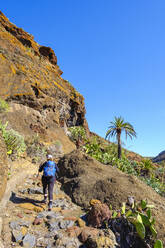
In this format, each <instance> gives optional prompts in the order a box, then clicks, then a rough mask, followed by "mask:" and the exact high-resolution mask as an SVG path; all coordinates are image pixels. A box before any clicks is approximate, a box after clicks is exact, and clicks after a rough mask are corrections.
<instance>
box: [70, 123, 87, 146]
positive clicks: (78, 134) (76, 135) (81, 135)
mask: <svg viewBox="0 0 165 248" xmlns="http://www.w3.org/2000/svg"><path fill="white" fill-rule="evenodd" d="M69 131H70V133H71V134H70V139H71V140H72V141H73V142H76V141H78V139H81V140H85V139H86V132H85V129H84V128H83V127H82V126H74V127H70V128H69Z"/></svg>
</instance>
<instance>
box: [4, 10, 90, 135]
mask: <svg viewBox="0 0 165 248" xmlns="http://www.w3.org/2000/svg"><path fill="white" fill-rule="evenodd" d="M61 74H62V72H61V70H60V69H59V67H58V65H57V58H56V55H55V53H54V51H53V50H52V49H51V48H50V47H45V46H40V45H39V44H37V43H36V42H35V41H34V39H33V37H32V35H30V34H28V33H26V32H25V31H24V30H23V29H21V28H18V27H16V26H15V25H14V24H12V23H10V22H9V20H8V19H7V18H6V17H5V16H4V15H3V13H2V12H0V97H1V98H3V99H5V100H7V101H8V102H9V103H10V110H9V112H8V113H6V114H4V115H3V116H1V119H3V120H4V121H9V125H10V126H11V127H12V128H14V129H16V130H17V131H19V132H20V133H21V134H23V135H27V134H28V135H30V136H32V135H34V134H40V135H41V136H42V138H43V136H44V137H47V138H48V139H49V138H50V139H52V138H53V139H54V138H55V137H54V135H53V136H52V133H55V132H56V136H58V137H62V136H65V133H66V132H67V127H70V126H75V125H82V126H84V127H85V128H86V130H88V125H87V122H86V119H85V112H86V111H85V106H84V98H83V96H82V95H81V94H79V93H78V92H77V91H76V90H75V89H74V87H73V86H72V85H71V84H70V83H69V82H68V81H67V80H64V79H63V78H62V77H61ZM58 128H61V129H62V130H63V131H64V134H63V135H62V136H61V134H60V135H57V133H58ZM47 138H46V139H47Z"/></svg>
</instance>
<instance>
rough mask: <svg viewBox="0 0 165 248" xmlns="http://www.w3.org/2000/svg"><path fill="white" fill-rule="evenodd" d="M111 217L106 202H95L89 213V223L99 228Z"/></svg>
mask: <svg viewBox="0 0 165 248" xmlns="http://www.w3.org/2000/svg"><path fill="white" fill-rule="evenodd" d="M110 218H111V212H110V210H109V207H108V206H107V205H106V204H94V205H93V206H92V208H91V209H90V211H89V212H88V215H87V220H88V224H89V225H90V226H93V227H97V228H98V227H101V226H102V225H103V224H104V223H105V221H108V220H109V219H110Z"/></svg>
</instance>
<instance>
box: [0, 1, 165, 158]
mask: <svg viewBox="0 0 165 248" xmlns="http://www.w3.org/2000/svg"><path fill="white" fill-rule="evenodd" d="M1 11H2V12H3V13H4V14H5V15H6V16H7V17H8V18H9V19H10V21H11V22H13V23H15V24H16V25H17V26H19V27H22V28H23V29H24V30H25V31H27V32H29V33H31V34H32V35H34V38H35V40H36V41H37V42H38V43H39V44H41V45H45V46H50V47H52V48H53V49H54V51H55V53H56V55H57V59H58V64H59V66H60V68H61V70H63V72H64V73H63V78H65V79H67V80H69V81H70V82H71V83H72V84H73V86H74V87H75V88H76V89H77V90H78V91H79V92H80V93H81V94H83V96H84V98H85V106H86V111H87V113H86V118H87V121H88V124H89V128H90V130H91V131H93V132H95V133H97V134H99V135H100V136H102V137H105V133H106V131H107V128H108V126H109V122H110V121H112V120H113V118H114V116H122V117H124V119H125V120H126V121H128V122H130V123H131V124H132V125H133V126H134V128H135V130H136V132H137V139H133V140H132V141H131V140H129V139H128V140H127V141H125V140H123V141H124V142H125V148H127V149H130V150H132V151H134V152H137V153H139V154H141V155H144V156H156V155H157V154H158V153H159V152H161V151H162V150H165V142H164V141H165V131H164V127H165V97H164V95H165V83H164V82H165V49H164V48H165V32H164V27H165V15H164V13H165V1H164V0H158V1H155V0H145V1H144V0H134V1H132V0H102V1H101V0H83V1H81V0H47V1H43V0H40V1H39V0H35V1H32V0H29V1H28V2H27V1H22V0H21V1H20V0H17V1H9V0H6V1H2V3H1Z"/></svg>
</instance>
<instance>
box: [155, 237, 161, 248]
mask: <svg viewBox="0 0 165 248" xmlns="http://www.w3.org/2000/svg"><path fill="white" fill-rule="evenodd" d="M154 248H163V243H162V241H161V240H159V239H158V240H156V242H155V244H154Z"/></svg>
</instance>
